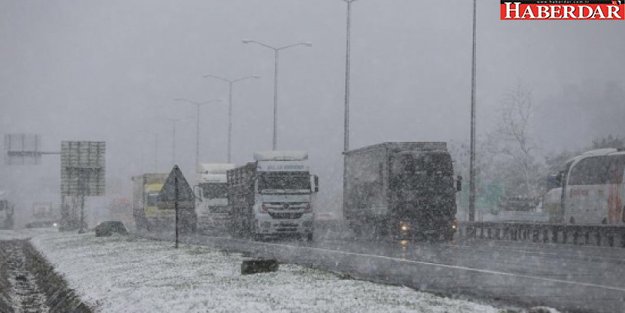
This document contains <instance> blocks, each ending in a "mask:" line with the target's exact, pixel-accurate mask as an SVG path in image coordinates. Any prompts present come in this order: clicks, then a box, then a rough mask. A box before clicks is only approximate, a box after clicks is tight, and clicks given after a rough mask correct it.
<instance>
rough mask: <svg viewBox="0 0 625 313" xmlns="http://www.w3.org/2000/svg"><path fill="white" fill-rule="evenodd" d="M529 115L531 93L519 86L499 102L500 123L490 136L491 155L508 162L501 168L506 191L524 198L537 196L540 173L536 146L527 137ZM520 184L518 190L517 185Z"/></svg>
mask: <svg viewBox="0 0 625 313" xmlns="http://www.w3.org/2000/svg"><path fill="white" fill-rule="evenodd" d="M532 114H533V102H532V93H531V91H530V90H529V89H527V88H526V87H524V86H523V85H522V84H518V85H517V87H516V88H515V89H514V90H512V91H511V92H509V93H507V94H506V95H505V96H504V98H503V100H502V101H501V119H500V120H499V123H498V125H497V127H496V129H495V132H494V133H492V134H491V137H492V138H491V139H492V142H494V143H495V144H494V145H493V146H492V147H493V149H494V151H493V152H494V153H496V154H499V155H502V156H504V157H505V158H506V159H507V160H504V161H503V162H504V164H503V165H504V167H503V168H502V169H503V171H504V173H503V174H505V175H504V176H507V177H505V178H506V180H507V182H508V184H506V185H508V186H507V189H512V190H511V191H514V193H516V195H524V196H527V197H535V196H537V188H536V182H535V180H536V179H537V176H538V171H539V165H538V163H537V162H536V159H535V158H534V152H535V150H536V144H535V143H534V140H533V139H532V137H531V136H530V127H531V124H530V122H531V119H532ZM519 176H520V177H519ZM519 178H521V179H519ZM519 180H520V182H521V186H518V183H516V182H519Z"/></svg>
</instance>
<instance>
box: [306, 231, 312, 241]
mask: <svg viewBox="0 0 625 313" xmlns="http://www.w3.org/2000/svg"><path fill="white" fill-rule="evenodd" d="M306 241H308V242H312V241H313V233H309V234H308V235H306Z"/></svg>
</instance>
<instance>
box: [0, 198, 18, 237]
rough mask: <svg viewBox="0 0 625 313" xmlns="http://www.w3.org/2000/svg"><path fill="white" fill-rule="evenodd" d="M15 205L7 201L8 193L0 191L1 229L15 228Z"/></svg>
mask: <svg viewBox="0 0 625 313" xmlns="http://www.w3.org/2000/svg"><path fill="white" fill-rule="evenodd" d="M14 213H15V209H14V207H13V204H12V203H11V202H9V200H7V199H6V193H5V192H3V191H0V229H12V228H13V214H14Z"/></svg>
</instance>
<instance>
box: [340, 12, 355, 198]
mask: <svg viewBox="0 0 625 313" xmlns="http://www.w3.org/2000/svg"><path fill="white" fill-rule="evenodd" d="M343 1H344V2H345V3H347V19H346V20H347V23H346V24H347V25H346V28H347V30H346V33H345V103H344V104H345V113H344V116H343V118H344V122H343V127H344V128H343V153H346V152H347V151H348V150H349V96H350V94H349V92H350V89H349V87H350V85H349V84H350V70H351V60H350V53H351V35H352V2H354V1H357V0H343ZM346 186H347V158H346V157H345V156H343V194H345V190H346ZM343 203H345V200H343Z"/></svg>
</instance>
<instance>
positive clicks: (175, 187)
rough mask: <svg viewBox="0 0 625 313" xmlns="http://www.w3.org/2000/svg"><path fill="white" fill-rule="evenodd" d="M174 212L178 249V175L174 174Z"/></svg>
mask: <svg viewBox="0 0 625 313" xmlns="http://www.w3.org/2000/svg"><path fill="white" fill-rule="evenodd" d="M174 170H175V169H174ZM174 212H175V213H174V214H176V225H175V227H176V249H178V175H174Z"/></svg>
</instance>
